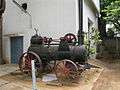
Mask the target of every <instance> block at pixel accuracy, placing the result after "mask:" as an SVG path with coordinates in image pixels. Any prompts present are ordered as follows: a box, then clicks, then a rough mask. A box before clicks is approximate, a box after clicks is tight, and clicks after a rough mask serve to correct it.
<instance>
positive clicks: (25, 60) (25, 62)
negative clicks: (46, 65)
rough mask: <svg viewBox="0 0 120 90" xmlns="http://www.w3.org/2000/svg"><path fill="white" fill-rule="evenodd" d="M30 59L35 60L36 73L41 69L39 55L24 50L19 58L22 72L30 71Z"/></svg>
mask: <svg viewBox="0 0 120 90" xmlns="http://www.w3.org/2000/svg"><path fill="white" fill-rule="evenodd" d="M31 60H35V69H36V72H37V74H38V73H39V72H41V71H42V62H41V59H40V58H39V56H38V55H37V54H36V53H34V52H25V53H24V54H23V55H22V56H21V57H20V60H19V68H20V70H21V71H22V72H23V73H26V74H30V75H31V71H32V65H31Z"/></svg>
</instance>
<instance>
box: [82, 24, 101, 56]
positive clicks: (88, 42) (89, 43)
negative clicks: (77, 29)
mask: <svg viewBox="0 0 120 90" xmlns="http://www.w3.org/2000/svg"><path fill="white" fill-rule="evenodd" d="M88 34H89V35H88V38H89V39H88V38H87V36H86V37H85V39H84V40H85V42H84V44H85V46H86V48H87V49H88V52H89V55H91V54H95V53H96V45H97V44H98V43H101V39H100V32H99V31H98V29H96V28H95V27H94V26H93V27H91V29H90V32H89V33H88Z"/></svg>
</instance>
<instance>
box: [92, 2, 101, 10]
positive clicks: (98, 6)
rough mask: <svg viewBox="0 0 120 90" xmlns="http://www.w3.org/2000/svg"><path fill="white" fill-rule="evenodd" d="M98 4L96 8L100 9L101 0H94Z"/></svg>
mask: <svg viewBox="0 0 120 90" xmlns="http://www.w3.org/2000/svg"><path fill="white" fill-rule="evenodd" d="M92 1H93V2H94V4H95V6H96V8H97V9H98V11H100V1H99V0H92Z"/></svg>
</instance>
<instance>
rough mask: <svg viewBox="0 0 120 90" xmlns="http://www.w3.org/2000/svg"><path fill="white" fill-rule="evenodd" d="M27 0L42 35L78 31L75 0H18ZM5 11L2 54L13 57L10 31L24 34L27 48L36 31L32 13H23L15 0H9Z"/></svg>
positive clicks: (20, 0)
mask: <svg viewBox="0 0 120 90" xmlns="http://www.w3.org/2000/svg"><path fill="white" fill-rule="evenodd" d="M16 1H18V2H19V3H22V2H27V3H28V11H29V12H30V13H31V15H32V20H33V28H34V27H36V28H38V29H39V33H40V34H41V35H42V36H48V37H53V38H59V37H61V36H64V35H65V34H66V33H70V32H71V33H74V34H77V33H76V3H75V0H16ZM6 6H7V7H6V11H5V14H4V25H3V27H4V32H3V34H4V36H3V46H4V47H3V54H4V59H7V60H10V36H9V35H10V34H16V35H21V34H22V35H23V36H24V51H26V50H27V48H28V46H29V44H30V42H29V41H30V37H31V36H32V35H33V34H34V31H33V30H32V29H30V22H29V18H30V17H29V16H27V15H26V14H24V13H23V12H22V11H21V10H20V9H19V8H18V7H17V6H16V5H15V4H13V2H12V0H7V5H6Z"/></svg>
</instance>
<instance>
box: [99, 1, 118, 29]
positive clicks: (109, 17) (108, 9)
mask: <svg viewBox="0 0 120 90" xmlns="http://www.w3.org/2000/svg"><path fill="white" fill-rule="evenodd" d="M101 1H102V2H103V3H102V4H103V5H102V8H101V9H102V13H104V14H105V16H103V18H104V19H105V20H106V21H107V23H108V24H113V25H114V28H115V29H116V30H117V31H120V0H101Z"/></svg>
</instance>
